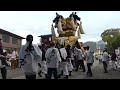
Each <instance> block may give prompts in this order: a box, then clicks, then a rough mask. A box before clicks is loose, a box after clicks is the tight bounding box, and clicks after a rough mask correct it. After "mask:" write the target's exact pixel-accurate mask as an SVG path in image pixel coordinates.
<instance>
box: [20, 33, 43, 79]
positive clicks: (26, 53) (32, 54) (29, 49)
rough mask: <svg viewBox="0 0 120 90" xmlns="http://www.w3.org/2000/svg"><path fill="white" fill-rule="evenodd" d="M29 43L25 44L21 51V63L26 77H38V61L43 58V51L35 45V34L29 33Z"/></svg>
mask: <svg viewBox="0 0 120 90" xmlns="http://www.w3.org/2000/svg"><path fill="white" fill-rule="evenodd" d="M26 41H27V43H26V44H25V45H23V46H22V47H21V49H20V53H19V65H20V67H21V68H22V70H23V72H24V74H25V76H26V79H36V74H37V73H38V62H40V61H41V59H42V52H41V50H40V49H39V47H38V46H37V45H33V44H32V41H33V36H32V35H27V37H26Z"/></svg>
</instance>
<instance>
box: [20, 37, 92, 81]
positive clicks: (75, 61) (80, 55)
mask: <svg viewBox="0 0 120 90" xmlns="http://www.w3.org/2000/svg"><path fill="white" fill-rule="evenodd" d="M26 41H27V42H26V44H25V45H23V46H22V47H21V50H20V54H19V60H20V66H21V68H22V69H23V71H24V73H25V76H26V79H36V73H38V75H39V76H40V77H41V76H42V75H41V73H42V72H43V73H44V74H45V78H46V79H51V78H52V74H53V76H54V79H58V78H61V76H64V78H65V79H68V78H69V76H71V75H72V71H73V70H74V71H78V70H79V67H81V68H82V69H83V72H86V69H85V63H84V61H86V63H87V73H86V74H87V75H88V76H92V71H91V66H92V64H93V62H94V56H93V52H90V51H89V46H87V47H85V48H84V49H85V51H83V50H82V49H81V48H80V47H77V45H73V46H70V45H67V46H65V45H60V44H59V43H55V42H53V41H52V42H50V44H49V46H46V45H45V44H42V45H41V46H37V45H33V44H32V41H33V36H32V35H28V36H27V37H26ZM38 70H39V72H38Z"/></svg>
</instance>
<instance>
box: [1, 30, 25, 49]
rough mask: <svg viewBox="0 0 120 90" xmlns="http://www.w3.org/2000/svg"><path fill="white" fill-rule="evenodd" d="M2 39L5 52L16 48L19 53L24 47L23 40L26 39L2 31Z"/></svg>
mask: <svg viewBox="0 0 120 90" xmlns="http://www.w3.org/2000/svg"><path fill="white" fill-rule="evenodd" d="M0 39H2V44H3V48H4V49H5V50H13V49H14V48H16V49H17V50H18V51H19V49H20V47H21V45H22V39H25V38H24V37H21V36H18V35H16V34H13V33H11V32H8V31H6V30H3V29H0Z"/></svg>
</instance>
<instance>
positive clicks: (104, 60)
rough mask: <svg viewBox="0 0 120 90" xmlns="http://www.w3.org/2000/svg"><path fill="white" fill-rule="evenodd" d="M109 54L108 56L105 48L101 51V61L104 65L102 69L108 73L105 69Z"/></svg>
mask: <svg viewBox="0 0 120 90" xmlns="http://www.w3.org/2000/svg"><path fill="white" fill-rule="evenodd" d="M108 57H109V56H108V53H107V49H105V50H104V51H103V58H102V62H103V67H104V70H105V72H104V73H108V71H107V66H108V65H107V62H108V60H109V58H108Z"/></svg>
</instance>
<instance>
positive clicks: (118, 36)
mask: <svg viewBox="0 0 120 90" xmlns="http://www.w3.org/2000/svg"><path fill="white" fill-rule="evenodd" d="M101 37H102V40H103V41H104V42H107V45H106V47H107V49H108V50H109V51H112V50H114V49H117V48H118V47H120V29H119V28H117V29H107V30H105V31H104V32H103V33H102V34H101Z"/></svg>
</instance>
